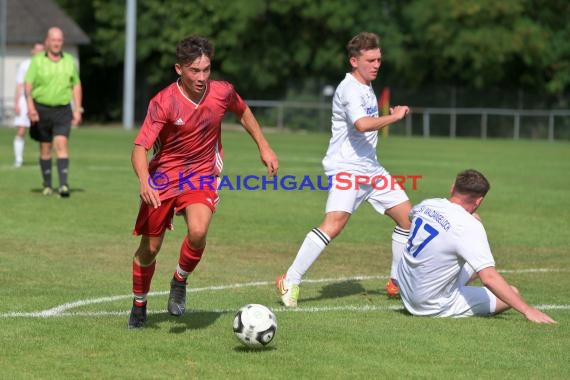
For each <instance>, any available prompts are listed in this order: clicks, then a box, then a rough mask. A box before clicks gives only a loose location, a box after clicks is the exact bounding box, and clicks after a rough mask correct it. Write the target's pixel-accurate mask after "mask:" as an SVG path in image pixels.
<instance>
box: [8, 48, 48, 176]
mask: <svg viewBox="0 0 570 380" xmlns="http://www.w3.org/2000/svg"><path fill="white" fill-rule="evenodd" d="M43 50H44V44H43V43H41V42H36V43H35V44H34V46H33V47H32V50H31V51H30V53H31V55H32V56H34V55H36V54H37V53H39V52H42V51H43ZM31 61H32V58H28V59H26V60H24V61H23V62H22V63H20V65H19V66H18V71H17V73H16V96H15V97H14V113H15V115H16V116H15V117H14V126H15V127H16V137H14V167H16V168H19V167H20V166H22V164H23V162H24V143H25V141H26V140H25V137H26V131H27V129H28V128H29V127H30V119H29V118H28V106H27V105H26V92H25V88H24V78H25V76H26V72H27V71H28V67H29V66H30V62H31Z"/></svg>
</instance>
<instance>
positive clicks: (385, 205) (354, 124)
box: [276, 32, 411, 307]
mask: <svg viewBox="0 0 570 380" xmlns="http://www.w3.org/2000/svg"><path fill="white" fill-rule="evenodd" d="M347 51H348V58H349V62H350V65H351V68H352V72H351V73H347V74H346V76H345V79H344V80H343V81H342V82H341V83H340V84H339V85H338V87H337V89H336V91H335V93H334V96H333V104H332V137H331V140H330V143H329V147H328V150H327V153H326V156H325V158H324V159H323V167H324V170H325V173H326V175H327V176H332V186H331V189H330V190H329V195H328V200H327V204H326V209H325V211H326V214H325V218H324V220H323V222H322V223H321V225H320V226H319V227H318V228H313V229H312V230H311V231H310V232H309V233H308V234H307V236H306V237H305V240H304V241H303V244H302V245H301V247H300V249H299V251H298V253H297V256H296V258H295V260H294V261H293V264H292V265H291V266H290V267H289V269H288V270H287V273H286V274H284V275H282V276H280V277H279V278H278V279H277V281H276V286H277V289H278V292H279V295H280V297H281V301H282V302H283V304H284V305H285V306H287V307H296V306H297V299H298V296H299V284H300V283H301V279H302V277H303V275H304V274H305V273H306V272H307V271H308V269H309V267H310V266H311V265H312V264H313V263H314V261H315V260H316V259H317V258H318V256H319V255H320V254H321V252H322V251H323V250H324V249H325V248H326V246H327V245H328V244H329V243H330V241H331V240H332V239H334V238H335V237H336V236H338V235H339V234H340V233H341V231H342V230H343V228H344V227H345V225H346V224H347V223H348V220H349V218H350V216H351V215H352V213H353V212H355V211H356V209H358V207H359V206H360V205H361V204H362V202H364V201H368V202H369V203H370V204H371V205H372V207H374V209H375V210H376V211H377V212H379V213H381V214H384V213H385V214H387V215H388V216H390V217H391V218H392V219H393V220H394V221H395V222H396V224H397V226H396V228H395V229H394V231H393V233H392V256H393V258H392V271H391V279H390V281H389V282H388V284H387V286H386V290H387V291H388V294H389V295H390V296H394V295H396V294H397V292H398V288H397V282H396V279H395V277H396V268H397V264H398V262H399V260H400V257H401V255H402V251H403V249H404V246H405V243H406V241H407V238H408V232H409V227H410V221H409V219H408V213H409V211H410V210H411V203H410V201H409V200H408V197H407V195H406V193H405V192H404V190H403V189H402V188H401V187H400V186H399V185H398V184H397V183H393V181H391V177H390V174H389V173H388V172H387V171H386V169H384V168H383V167H382V166H381V165H380V163H379V162H378V158H377V157H376V145H377V143H378V130H380V129H382V128H383V127H385V126H387V125H390V124H392V123H394V122H396V121H398V120H401V119H403V118H404V116H406V114H407V113H408V112H409V108H408V107H407V106H395V107H393V108H391V109H390V115H385V116H379V114H378V101H377V99H376V95H375V94H374V90H373V88H372V85H371V83H372V81H373V80H374V79H376V76H377V75H378V72H379V70H380V64H381V57H382V55H381V51H380V41H379V38H378V36H377V35H375V34H373V33H367V32H362V33H360V34H358V35H357V36H355V37H354V38H352V39H351V40H350V41H349V42H348V45H347ZM339 176H341V177H342V180H343V181H342V183H340V182H339V181H338V178H339ZM373 179H374V180H373ZM366 182H368V183H366ZM371 182H372V183H371ZM341 185H342V186H341Z"/></svg>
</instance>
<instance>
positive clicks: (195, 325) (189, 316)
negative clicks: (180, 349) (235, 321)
mask: <svg viewBox="0 0 570 380" xmlns="http://www.w3.org/2000/svg"><path fill="white" fill-rule="evenodd" d="M222 314H223V313H222V312H217V311H207V310H187V311H186V313H185V314H184V315H183V316H181V317H175V316H173V315H170V314H169V313H166V312H165V313H160V314H152V315H149V316H148V318H147V321H146V325H145V328H150V329H158V328H160V326H159V325H160V324H162V323H164V322H168V323H175V325H174V326H172V327H170V331H169V332H170V333H172V334H181V333H184V332H186V331H188V330H199V329H204V328H207V327H209V326H210V325H212V324H213V323H214V322H216V320H217V319H218V318H219V317H220V316H221V315H222Z"/></svg>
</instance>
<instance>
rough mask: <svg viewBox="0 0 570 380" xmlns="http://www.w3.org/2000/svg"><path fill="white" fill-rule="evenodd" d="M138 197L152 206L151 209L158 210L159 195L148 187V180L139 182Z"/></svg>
mask: <svg viewBox="0 0 570 380" xmlns="http://www.w3.org/2000/svg"><path fill="white" fill-rule="evenodd" d="M149 178H150V177H149ZM140 197H141V199H142V201H143V202H144V203H146V204H147V205H149V206H152V207H153V208H158V207H159V206H160V194H159V192H158V190H156V189H153V188H152V187H151V186H150V185H149V183H148V180H146V181H143V182H141V187H140Z"/></svg>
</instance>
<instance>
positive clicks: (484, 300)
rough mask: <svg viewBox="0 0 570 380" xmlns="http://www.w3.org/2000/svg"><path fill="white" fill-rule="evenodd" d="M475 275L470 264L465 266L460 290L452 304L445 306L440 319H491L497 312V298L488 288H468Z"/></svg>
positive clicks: (460, 280) (461, 275)
mask: <svg viewBox="0 0 570 380" xmlns="http://www.w3.org/2000/svg"><path fill="white" fill-rule="evenodd" d="M474 273H475V271H474V270H473V268H472V267H471V266H470V265H469V264H467V263H466V264H465V265H464V266H463V268H462V269H461V272H460V273H459V279H458V280H457V281H458V282H459V289H458V290H457V293H456V297H455V298H454V300H453V301H452V302H450V303H449V304H447V305H443V310H442V311H441V312H440V313H439V314H438V315H437V316H438V317H456V318H459V317H472V316H481V317H489V316H491V315H493V314H495V310H497V298H496V297H495V295H494V294H493V293H492V292H491V291H490V290H489V289H487V288H485V287H482V286H467V285H466V284H467V283H468V282H469V279H470V278H471V276H472V275H473V274H474Z"/></svg>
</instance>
